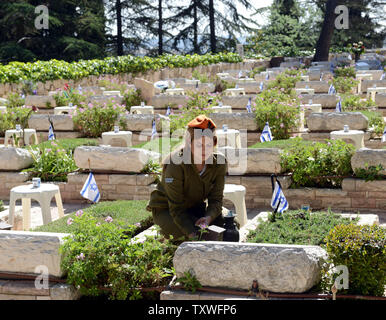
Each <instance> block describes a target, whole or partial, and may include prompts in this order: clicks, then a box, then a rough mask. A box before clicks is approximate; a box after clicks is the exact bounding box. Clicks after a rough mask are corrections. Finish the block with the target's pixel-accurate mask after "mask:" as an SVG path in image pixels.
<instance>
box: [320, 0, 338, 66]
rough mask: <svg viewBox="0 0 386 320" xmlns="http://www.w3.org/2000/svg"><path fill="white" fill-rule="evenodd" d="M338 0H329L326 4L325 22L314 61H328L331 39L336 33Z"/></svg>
mask: <svg viewBox="0 0 386 320" xmlns="http://www.w3.org/2000/svg"><path fill="white" fill-rule="evenodd" d="M336 6H337V0H328V1H327V5H326V13H325V15H324V22H323V26H322V30H321V32H320V36H319V40H318V42H317V44H316V52H315V56H314V61H328V55H329V52H330V46H331V39H332V35H333V34H334V22H335V12H334V11H335V8H336Z"/></svg>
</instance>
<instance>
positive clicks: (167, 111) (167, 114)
mask: <svg viewBox="0 0 386 320" xmlns="http://www.w3.org/2000/svg"><path fill="white" fill-rule="evenodd" d="M170 113H171V111H170V106H168V109H167V110H166V114H165V115H166V116H170Z"/></svg>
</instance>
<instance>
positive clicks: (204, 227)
mask: <svg viewBox="0 0 386 320" xmlns="http://www.w3.org/2000/svg"><path fill="white" fill-rule="evenodd" d="M198 226H199V227H200V229H202V230H203V229H206V228H208V225H207V224H206V223H205V222H203V223H200V224H199V225H198Z"/></svg>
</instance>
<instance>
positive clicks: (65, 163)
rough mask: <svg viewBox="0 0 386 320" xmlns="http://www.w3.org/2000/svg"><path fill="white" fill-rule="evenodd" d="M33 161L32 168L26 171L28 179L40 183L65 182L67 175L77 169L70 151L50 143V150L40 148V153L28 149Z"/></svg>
mask: <svg viewBox="0 0 386 320" xmlns="http://www.w3.org/2000/svg"><path fill="white" fill-rule="evenodd" d="M30 153H31V156H32V158H33V160H34V163H33V166H32V168H29V169H26V170H25V171H26V172H29V174H30V177H39V178H40V179H41V180H42V181H67V174H68V173H70V172H74V171H75V170H77V169H78V167H77V166H76V165H75V160H74V158H73V156H72V152H71V151H66V150H64V149H60V148H58V145H57V144H56V143H55V142H54V141H52V142H51V146H50V148H46V147H44V146H43V147H42V148H41V150H40V152H39V151H38V152H37V151H36V150H33V149H32V148H30Z"/></svg>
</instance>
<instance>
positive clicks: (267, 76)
mask: <svg viewBox="0 0 386 320" xmlns="http://www.w3.org/2000/svg"><path fill="white" fill-rule="evenodd" d="M265 80H269V73H268V71H267V74H266V75H265Z"/></svg>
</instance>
